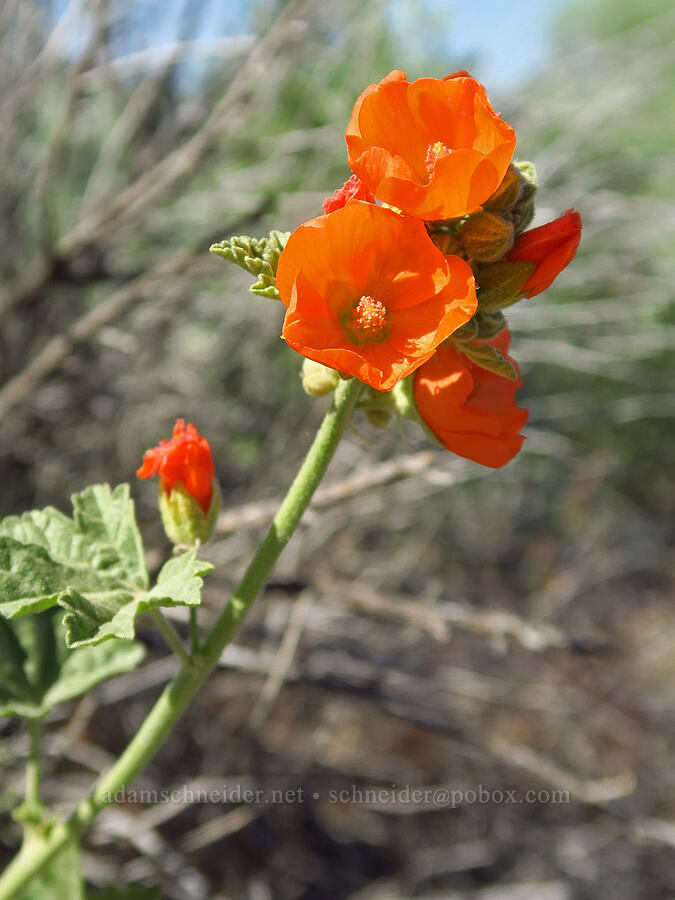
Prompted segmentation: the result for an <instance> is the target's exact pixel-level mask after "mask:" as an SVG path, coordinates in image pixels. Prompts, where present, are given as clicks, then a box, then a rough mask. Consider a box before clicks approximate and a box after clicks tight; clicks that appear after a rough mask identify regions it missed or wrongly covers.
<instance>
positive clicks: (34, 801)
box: [25, 719, 42, 809]
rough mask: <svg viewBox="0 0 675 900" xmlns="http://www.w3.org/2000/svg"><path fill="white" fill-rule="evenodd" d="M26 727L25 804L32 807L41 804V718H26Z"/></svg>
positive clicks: (35, 807) (36, 807) (37, 806)
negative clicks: (27, 747) (27, 743)
mask: <svg viewBox="0 0 675 900" xmlns="http://www.w3.org/2000/svg"><path fill="white" fill-rule="evenodd" d="M26 728H27V729H28V741H29V751H28V762H27V763H26V788H25V793H26V804H27V805H28V806H30V807H33V808H34V809H38V808H39V807H41V806H42V800H41V792H40V787H41V783H42V720H41V719H26Z"/></svg>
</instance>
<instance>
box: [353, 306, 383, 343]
mask: <svg viewBox="0 0 675 900" xmlns="http://www.w3.org/2000/svg"><path fill="white" fill-rule="evenodd" d="M351 326H352V331H353V332H354V336H355V338H356V341H358V343H363V344H365V343H370V342H371V341H377V340H378V339H381V338H382V337H383V336H384V330H385V328H386V326H387V308H386V306H385V305H384V303H382V301H381V300H375V298H374V297H369V296H368V295H365V296H363V297H361V299H360V300H359V302H358V303H357V304H356V306H355V307H354V308H353V309H352V321H351Z"/></svg>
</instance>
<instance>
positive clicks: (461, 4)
mask: <svg viewBox="0 0 675 900" xmlns="http://www.w3.org/2000/svg"><path fill="white" fill-rule="evenodd" d="M564 2H565V0H417V2H416V3H415V2H414V0H395V2H394V4H393V8H392V16H393V22H394V24H395V26H396V28H397V29H398V30H399V31H400V33H401V34H402V35H405V34H408V35H410V34H411V33H414V29H412V28H410V24H411V20H413V21H418V18H417V17H418V16H419V10H421V11H423V12H424V13H426V15H427V16H428V17H429V18H431V19H432V20H433V25H434V28H433V34H434V35H435V41H434V43H435V47H434V49H436V50H439V51H441V52H442V53H443V54H444V55H445V56H447V58H448V60H449V61H451V62H452V63H453V65H454V64H455V63H461V62H462V61H468V63H469V65H470V68H471V74H472V75H475V76H476V77H477V78H479V79H480V80H481V81H483V82H484V83H486V84H487V85H488V87H489V90H490V93H491V94H497V95H498V94H499V93H500V91H502V90H507V89H510V88H513V87H514V86H517V84H518V83H519V82H520V81H522V80H523V79H524V78H525V77H527V76H528V75H530V74H532V73H533V72H535V71H536V70H537V68H538V67H539V66H540V65H541V64H543V62H544V60H545V58H546V53H547V51H548V47H549V35H550V25H551V20H552V19H553V18H554V17H555V15H556V14H557V13H558V12H559V10H560V9H561V8H562V7H563V5H564ZM415 7H416V9H417V11H414V8H415ZM425 39H428V36H426V38H425ZM418 52H419V51H418Z"/></svg>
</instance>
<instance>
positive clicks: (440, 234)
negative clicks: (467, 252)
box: [429, 228, 462, 256]
mask: <svg viewBox="0 0 675 900" xmlns="http://www.w3.org/2000/svg"><path fill="white" fill-rule="evenodd" d="M429 237H430V238H431V240H432V241H433V242H434V244H435V246H436V247H438V249H439V250H440V251H441V253H443V254H445V255H446V256H457V255H458V254H460V253H461V252H462V245H461V244H460V242H459V239H458V237H457V233H456V231H451V230H450V229H448V228H439V229H432V230H430V231H429Z"/></svg>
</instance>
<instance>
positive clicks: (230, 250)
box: [210, 231, 290, 300]
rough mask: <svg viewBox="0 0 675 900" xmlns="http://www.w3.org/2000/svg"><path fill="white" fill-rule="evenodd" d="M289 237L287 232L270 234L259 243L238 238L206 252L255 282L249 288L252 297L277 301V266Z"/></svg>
mask: <svg viewBox="0 0 675 900" xmlns="http://www.w3.org/2000/svg"><path fill="white" fill-rule="evenodd" d="M289 235H290V232H288V231H271V232H270V233H269V236H268V237H266V238H260V239H259V240H257V239H256V238H251V237H248V236H247V235H241V236H240V237H232V238H230V239H229V240H227V241H220V243H217V244H212V245H211V248H210V250H211V253H216V254H217V255H218V256H222V257H223V258H224V259H229V260H230V261H231V262H233V263H236V264H237V265H238V266H240V267H241V268H242V269H244V270H245V271H246V272H249V273H250V274H251V275H254V276H255V277H256V278H257V281H256V282H255V284H253V285H251V287H250V288H249V290H250V291H251V293H252V294H259V295H260V296H262V297H269V298H270V299H272V300H280V299H281V298H280V297H279V292H278V291H277V283H276V274H277V265H278V263H279V257H280V256H281V252H282V250H283V249H284V246H285V245H286V241H287V240H288V238H289Z"/></svg>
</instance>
